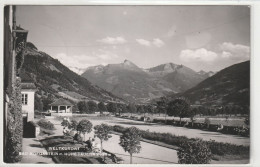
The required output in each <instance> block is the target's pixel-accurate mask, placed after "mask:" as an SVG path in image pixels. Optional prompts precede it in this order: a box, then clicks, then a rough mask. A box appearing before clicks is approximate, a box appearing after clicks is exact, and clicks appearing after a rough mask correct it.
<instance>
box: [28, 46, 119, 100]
mask: <svg viewBox="0 0 260 167" xmlns="http://www.w3.org/2000/svg"><path fill="white" fill-rule="evenodd" d="M23 73H24V74H26V75H27V76H29V77H30V78H32V80H33V81H34V83H35V85H36V87H37V91H36V95H37V97H38V96H39V97H43V98H46V97H47V96H48V95H51V96H54V97H55V98H60V97H63V98H67V99H69V100H71V101H74V102H78V101H80V100H94V101H117V102H122V101H124V100H123V99H120V98H118V97H117V96H115V95H113V94H112V93H110V92H107V91H105V90H104V89H101V88H100V87H98V86H96V85H93V84H92V83H91V82H89V81H88V80H87V79H86V78H83V77H81V76H80V75H78V74H76V73H74V72H73V71H71V70H70V69H69V68H68V67H66V66H64V65H63V64H62V63H60V62H59V61H58V60H57V59H54V58H52V57H51V56H49V55H48V54H46V53H44V52H41V51H39V50H38V49H37V48H36V46H35V45H34V44H32V43H30V42H28V43H27V47H26V51H25V55H24V63H23Z"/></svg>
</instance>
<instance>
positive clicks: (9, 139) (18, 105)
mask: <svg viewBox="0 0 260 167" xmlns="http://www.w3.org/2000/svg"><path fill="white" fill-rule="evenodd" d="M20 83H21V80H20V78H17V79H16V82H15V83H14V84H13V85H12V92H11V93H12V94H11V98H10V103H9V104H8V112H7V132H6V145H5V157H4V158H5V162H7V163H14V162H18V161H20V160H21V156H20V155H19V152H21V151H22V137H23V136H22V135H23V122H22V118H23V116H22V98H21V84H20Z"/></svg>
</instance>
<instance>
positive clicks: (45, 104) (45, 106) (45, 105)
mask: <svg viewBox="0 0 260 167" xmlns="http://www.w3.org/2000/svg"><path fill="white" fill-rule="evenodd" d="M53 101H54V99H53V97H52V96H51V95H50V94H49V95H48V97H47V98H43V99H42V104H43V111H47V110H49V104H51V103H52V102H53Z"/></svg>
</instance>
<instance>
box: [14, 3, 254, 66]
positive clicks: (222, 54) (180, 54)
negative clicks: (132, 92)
mask: <svg viewBox="0 0 260 167" xmlns="http://www.w3.org/2000/svg"><path fill="white" fill-rule="evenodd" d="M17 25H21V27H22V28H24V29H26V30H29V34H28V39H27V40H28V41H29V42H32V43H33V44H35V46H36V47H37V48H38V50H41V51H43V52H46V53H47V54H49V55H50V56H52V57H53V58H56V59H58V60H59V61H60V62H61V63H63V64H64V65H66V66H68V67H71V68H72V67H77V68H87V67H89V66H95V65H100V64H103V65H106V64H116V63H122V62H123V61H124V60H125V59H127V60H130V61H132V62H133V63H134V64H136V65H137V66H139V67H141V68H150V67H154V66H157V65H160V64H164V63H169V62H172V63H175V64H183V65H185V66H187V67H190V68H192V69H193V70H195V71H200V70H204V71H219V70H221V69H223V68H225V67H228V66H230V65H232V64H235V63H239V62H242V61H246V60H249V59H250V7H248V6H173V5H168V6H17Z"/></svg>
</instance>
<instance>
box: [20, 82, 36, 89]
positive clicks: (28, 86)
mask: <svg viewBox="0 0 260 167" xmlns="http://www.w3.org/2000/svg"><path fill="white" fill-rule="evenodd" d="M21 88H22V89H36V86H35V85H34V83H21Z"/></svg>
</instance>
